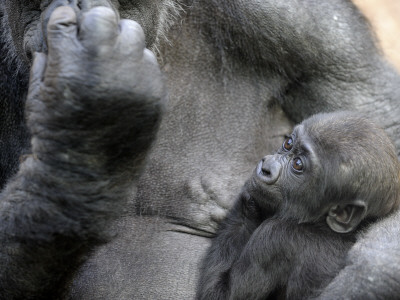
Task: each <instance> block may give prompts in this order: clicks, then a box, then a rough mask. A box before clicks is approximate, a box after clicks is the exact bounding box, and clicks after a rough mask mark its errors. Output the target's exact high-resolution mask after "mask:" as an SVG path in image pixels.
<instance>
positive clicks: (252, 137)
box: [0, 0, 400, 299]
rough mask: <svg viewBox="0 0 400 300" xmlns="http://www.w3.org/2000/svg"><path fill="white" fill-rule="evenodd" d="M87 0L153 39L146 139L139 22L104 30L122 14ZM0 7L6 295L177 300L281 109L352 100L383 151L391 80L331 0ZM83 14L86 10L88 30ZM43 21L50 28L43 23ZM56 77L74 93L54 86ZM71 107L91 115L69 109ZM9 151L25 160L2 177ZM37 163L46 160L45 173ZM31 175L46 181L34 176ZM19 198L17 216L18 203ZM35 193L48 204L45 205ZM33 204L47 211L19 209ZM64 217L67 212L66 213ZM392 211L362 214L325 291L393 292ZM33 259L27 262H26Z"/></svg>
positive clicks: (341, 294) (146, 75) (363, 33)
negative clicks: (379, 129)
mask: <svg viewBox="0 0 400 300" xmlns="http://www.w3.org/2000/svg"><path fill="white" fill-rule="evenodd" d="M40 2H41V3H40ZM99 5H101V6H106V7H108V8H110V9H111V11H114V13H115V14H117V13H119V18H129V19H132V20H135V21H137V22H138V23H139V24H140V25H141V26H142V28H143V31H144V34H145V37H146V47H147V48H150V49H152V50H157V52H158V58H159V63H160V65H161V69H162V70H163V71H164V73H165V84H166V87H167V90H168V96H169V97H168V98H169V99H168V104H167V109H166V111H165V113H164V116H163V119H162V121H161V124H160V129H159V131H158V135H157V137H156V128H157V126H156V124H157V120H158V118H159V114H160V113H159V110H157V109H156V107H157V105H155V104H154V103H159V101H161V100H160V99H162V98H163V97H162V94H163V92H161V91H162V90H163V88H162V83H161V77H160V74H159V72H158V70H157V68H156V67H154V66H155V65H154V60H153V59H152V58H151V55H150V54H149V53H148V52H147V51H144V50H143V49H142V46H138V45H141V43H142V42H143V38H142V34H141V33H140V30H138V28H137V26H136V25H132V26H133V27H134V28H132V29H130V30H128V31H129V32H130V33H127V34H128V36H130V35H132V36H130V37H131V38H132V39H120V38H119V37H120V36H121V35H123V32H124V31H123V30H122V31H120V30H121V28H122V29H123V28H124V26H120V27H118V26H117V25H116V24H117V23H118V22H122V21H119V19H118V18H116V17H115V16H114V15H113V14H112V13H111V11H110V10H104V9H102V10H100V11H99V10H94V11H93V10H92V8H93V7H94V6H99ZM41 6H42V7H41ZM58 6H69V7H70V9H69V10H68V11H69V12H68V13H67V22H64V21H65V20H64V21H60V20H61V19H58V20H59V21H60V22H61V23H60V22H59V21H57V18H55V19H53V22H50V24H49V25H48V24H47V23H48V20H49V18H50V16H51V15H52V14H53V15H54V9H55V8H56V7H58ZM180 8H181V9H180ZM310 8H311V9H310ZM0 9H1V10H0V14H1V15H2V17H3V28H2V31H1V32H2V39H1V40H0V43H1V44H2V45H5V49H6V50H7V51H5V49H4V48H3V50H1V51H2V53H1V54H2V55H1V56H0V57H4V56H5V57H6V58H7V59H6V61H5V62H2V65H1V70H0V77H1V78H4V79H7V82H6V83H3V85H4V87H3V91H2V93H1V96H2V97H3V98H2V99H1V100H2V105H4V106H5V107H10V109H9V110H7V111H4V110H1V112H0V113H1V114H2V115H1V117H2V118H1V120H10V121H9V122H5V123H4V124H3V123H2V124H1V128H2V129H1V130H2V131H1V135H0V136H1V137H2V138H3V137H4V143H2V144H1V145H0V147H1V148H0V150H1V151H2V153H5V155H8V156H10V159H7V160H3V159H1V160H0V163H1V169H2V172H3V173H2V174H3V175H2V177H1V178H0V179H1V180H2V183H3V184H4V183H5V182H6V181H7V180H8V181H7V187H6V188H5V190H4V191H3V194H2V200H1V201H2V202H1V203H2V204H1V206H0V215H1V220H2V221H1V227H0V229H1V234H0V243H1V244H0V245H1V247H0V249H3V250H0V251H3V252H0V253H1V256H0V259H1V263H0V264H1V266H2V268H1V269H0V288H1V289H2V290H3V291H5V292H3V291H2V293H0V294H1V295H2V296H3V297H5V298H8V299H9V298H11V296H12V295H13V296H15V297H21V298H27V296H26V295H29V296H31V297H36V298H37V297H39V296H42V297H44V295H46V297H51V298H52V299H54V298H56V297H62V296H63V295H67V296H66V297H70V298H72V299H191V298H193V297H194V295H195V286H196V281H197V279H198V270H199V262H200V260H201V258H202V256H203V255H204V254H205V251H206V249H207V248H208V246H209V245H210V237H212V236H213V235H214V234H215V231H216V228H217V226H218V224H219V222H220V221H221V220H222V219H223V218H224V216H225V215H226V211H227V209H229V208H230V207H231V205H232V202H231V200H232V199H234V197H232V196H233V195H235V194H237V193H238V192H239V188H240V186H242V184H243V182H244V180H245V179H246V178H247V177H248V175H249V174H250V172H251V170H252V168H253V166H254V164H255V163H256V162H257V160H258V159H259V158H260V157H262V156H264V155H265V154H267V153H270V152H272V151H273V150H274V149H276V148H277V147H278V146H279V144H280V142H281V139H282V137H283V136H284V134H287V133H289V132H290V128H291V127H292V124H293V123H294V122H298V121H301V120H302V119H304V118H306V117H308V116H309V115H311V114H314V113H317V112H321V111H333V110H337V109H355V110H359V111H361V112H363V113H365V114H367V115H368V114H369V115H370V116H371V117H376V118H377V119H378V120H379V121H380V123H381V125H382V126H383V127H384V128H385V129H386V131H387V132H388V134H389V135H390V136H391V137H392V138H393V139H394V141H395V144H396V146H397V148H398V149H399V146H400V131H399V128H400V120H399V118H398V115H399V113H400V107H399V106H398V100H399V96H400V89H399V87H400V77H399V76H398V74H397V73H396V72H395V71H394V70H393V69H392V68H391V67H390V66H389V65H388V64H387V62H386V61H385V60H384V59H383V58H382V56H381V54H380V52H379V51H378V50H377V49H376V46H375V45H374V41H373V38H372V36H371V34H370V33H369V28H368V26H367V24H366V23H365V21H364V19H363V18H362V16H361V15H360V14H359V12H358V11H357V10H356V9H355V8H354V7H353V5H352V4H350V3H348V2H347V1H344V0H324V1H314V0H308V1H295V0H290V1H275V0H266V1H259V0H251V1H243V0H229V1H228V0H218V1H217V0H204V1H197V0H181V1H178V0H164V1H156V0H151V1H150V0H149V1H141V0H140V1H107V0H97V1H95V0H82V1H75V0H73V1H67V0H56V1H39V0H35V1H23V0H5V1H4V2H2V4H1V8H0ZM62 11H63V12H65V9H64V10H62ZM72 12H73V13H72ZM85 13H86V16H88V15H87V14H89V16H93V18H89V19H86V20H87V22H89V25H90V26H87V27H85V26H84V24H85V22H84V20H85ZM74 15H75V16H76V20H77V21H76V23H75V21H71V20H73V19H74V18H75V17H73V16H74ZM166 16H170V17H169V18H167V19H166ZM88 20H89V21H88ZM90 20H92V21H93V22H94V23H90ZM124 22H125V21H123V22H122V23H119V24H120V25H121V24H125V23H124ZM57 24H60V26H59V25H57ZM130 24H132V23H130ZM47 26H50V27H51V26H55V27H57V28H58V27H61V28H60V32H63V34H60V35H52V34H50V32H48V30H46V28H50V27H47ZM82 26H83V27H82ZM110 26H111V27H110ZM74 28H75V29H74ZM76 28H80V30H78V31H76ZM112 28H114V29H112ZM81 29H84V30H81ZM117 33H118V34H117ZM109 35H111V36H113V38H112V39H111V41H110V42H108V40H109ZM116 35H118V37H116ZM106 37H107V38H106ZM108 43H110V44H108ZM143 51H144V52H143ZM34 52H43V53H44V55H45V56H43V55H38V56H36V59H35V66H38V70H39V73H40V72H41V71H40V70H43V68H42V67H43V65H45V66H46V71H45V73H44V83H43V84H44V87H43V88H40V89H39V91H40V92H37V89H36V88H35V86H37V85H39V86H42V84H35V82H38V79H37V78H38V77H37V76H36V75H35V72H33V73H32V76H31V90H30V91H31V93H30V94H29V96H28V109H29V110H28V113H27V118H28V127H29V130H30V133H31V134H32V145H33V148H32V150H30V149H29V147H28V146H27V145H29V137H28V135H27V133H26V131H25V127H24V126H23V125H21V122H22V120H23V118H22V113H21V112H22V109H23V106H22V105H23V103H24V100H25V98H26V93H27V89H28V86H27V82H28V70H29V69H31V68H32V62H33V59H32V57H33V53H34ZM128 54H129V55H132V60H130V59H128V56H129V55H128ZM142 54H143V56H142ZM138 57H139V58H140V57H145V58H146V59H144V60H140V59H139V60H138ZM149 66H151V67H149ZM35 69H36V67H35ZM16 70H18V71H16ZM15 72H17V75H15ZM13 75H14V76H13ZM128 75H129V76H128ZM3 82H4V81H3ZM66 86H67V87H71V88H72V89H71V91H72V94H68V93H67V94H64V93H61V91H64V90H65V87H66ZM131 89H132V90H131ZM99 99H100V100H101V101H98V100H99ZM71 101H73V102H71ZM121 101H122V102H121ZM3 103H4V104H3ZM29 103H30V104H29ZM71 103H74V105H72V106H71V105H68V104H71ZM144 103H147V104H150V105H149V106H147V104H146V105H145V104H144ZM84 104H88V105H84ZM63 105H67V108H68V109H71V110H72V111H71V114H68V113H65V111H66V110H67V108H66V107H64V106H63ZM155 106H156V107H155ZM140 107H142V109H143V111H145V112H146V113H145V114H144V115H143V114H142V113H141V111H142V110H141V108H140ZM150 108H151V109H150ZM74 109H78V112H79V113H80V114H79V113H77V114H75V113H74ZM160 110H161V109H160ZM57 111H58V112H60V113H56V112H57ZM67 112H68V110H67ZM151 112H154V114H152V113H151ZM85 114H88V115H89V116H91V117H93V118H94V119H92V120H97V121H96V122H94V124H97V126H89V124H88V123H86V122H84V121H82V120H85V119H86V117H84V115H85ZM128 116H129V117H130V118H128ZM53 117H54V118H59V119H57V120H56V121H54V120H52V119H51V118H53ZM128 119H129V120H128ZM100 120H101V121H100ZM11 121H12V122H11ZM2 122H3V121H2ZM102 123H105V124H106V125H105V126H103V127H101V126H100V125H99V124H102ZM107 124H108V125H109V124H116V126H107ZM82 126H83V129H82ZM85 126H87V127H85ZM140 128H143V131H141V130H140ZM137 130H139V131H141V132H140V133H138V132H137ZM104 131H105V132H106V135H103V134H104ZM81 132H82V133H81ZM141 134H144V135H141ZM41 135H45V137H44V139H43V142H45V143H47V144H46V147H45V148H42V147H41V146H40V145H41V141H42V140H41ZM144 136H145V137H146V138H144V141H143V137H144ZM35 137H37V138H35ZM105 137H106V138H105ZM155 137H156V139H155V143H154V145H153V148H152V150H151V151H150V152H148V151H147V149H148V147H149V144H150V142H151V140H152V139H153V138H155ZM47 147H50V148H47ZM45 149H51V150H52V151H51V152H46V151H45ZM69 149H70V150H69ZM129 149H130V150H129ZM41 151H44V152H41ZM25 152H33V156H32V157H30V158H28V159H27V160H25V162H23V163H22V165H21V166H20V168H19V171H18V174H17V175H16V176H14V177H11V176H12V175H13V174H14V173H15V172H16V171H17V169H18V158H19V156H20V154H22V153H25ZM65 152H68V154H70V153H75V154H78V156H77V157H71V156H68V155H65ZM81 154H85V155H81ZM145 154H148V158H147V161H146V164H145V168H144V170H143V172H142V176H141V177H140V179H139V180H138V181H137V180H136V176H137V174H138V173H139V172H140V170H141V166H142V163H143V156H144V155H145ZM35 155H36V156H35ZM2 157H3V155H2ZM65 159H67V162H66V161H65ZM37 161H39V162H42V161H45V162H47V164H46V165H45V169H43V168H42V167H44V166H42V165H40V166H38V163H37ZM111 162H114V163H111ZM76 168H78V169H79V171H76ZM3 170H6V171H3ZM26 172H28V174H27V173H26ZM32 172H33V173H32ZM32 174H33V175H35V176H33V175H32ZM40 174H42V175H41V176H39V175H40ZM44 174H46V175H47V176H44ZM49 174H50V175H51V176H49ZM77 174H78V175H77ZM28 175H29V176H28ZM36 175H37V176H36ZM46 180H54V181H53V182H52V183H51V184H50V187H49V184H48V183H47V182H46ZM57 182H58V184H55V183H57ZM60 182H61V183H60ZM30 187H33V188H36V189H38V190H39V191H43V193H37V191H36V190H32V189H30ZM130 187H136V189H135V190H134V191H133V190H131V189H130ZM15 189H17V190H18V191H22V194H21V193H20V192H19V193H18V194H16V192H15ZM89 191H90V192H89ZM67 192H68V193H67ZM127 193H128V195H127ZM55 195H60V196H57V197H55ZM126 195H127V196H126ZM70 196H71V197H70ZM15 197H22V198H21V199H20V201H19V202H18V201H17V202H15V201H14V200H13V199H14V198H15ZM32 197H33V198H34V199H35V201H29V202H27V203H32V207H31V210H29V215H28V216H26V214H25V213H24V209H23V207H21V205H22V204H23V203H26V202H25V201H27V199H31V198H32ZM54 197H55V198H54ZM48 203H52V204H54V203H63V205H56V206H55V207H53V206H52V207H51V209H50V208H48V207H47V205H48ZM20 204H21V205H20ZM86 204H90V205H89V207H87V206H86ZM91 205H93V206H94V207H91ZM120 206H123V211H122V212H121V211H120V208H119V207H120ZM71 207H73V208H74V209H73V210H72V212H71V213H70V208H71ZM39 208H40V209H39ZM35 209H38V210H40V212H46V211H48V212H49V213H50V212H52V213H51V215H52V216H53V217H52V218H48V217H42V218H33V219H31V218H30V217H29V216H35ZM25 212H26V211H25ZM9 215H12V216H13V218H11V219H9V218H8V216H9ZM65 216H67V217H71V218H72V219H73V222H71V223H68V222H65V223H64V222H63V221H64V219H62V217H65ZM116 216H119V217H117V220H116V221H114V222H112V220H113V219H115V218H116ZM6 217H7V218H6ZM14 217H15V219H14ZM58 217H59V218H60V219H58ZM398 218H399V216H393V217H392V218H391V219H389V220H385V221H383V222H382V223H378V224H377V225H376V226H374V227H373V228H372V230H371V231H370V232H368V233H367V234H366V236H365V238H361V239H360V241H359V242H358V243H356V245H355V247H354V248H353V249H352V250H351V251H350V255H349V260H348V266H347V267H345V268H344V269H343V271H342V272H341V273H340V274H339V275H338V276H337V277H336V278H335V279H334V280H333V282H332V284H331V285H329V286H328V288H327V289H326V290H325V291H324V292H323V296H324V297H323V299H354V298H355V297H358V298H360V299H368V298H371V297H374V298H385V297H386V298H387V297H389V296H390V295H392V296H393V295H396V296H397V295H398V294H399V293H400V285H399V284H398V278H400V268H399V266H398V264H395V263H393V261H396V259H397V257H398V253H399V250H400V249H399V245H398V244H399V243H398V241H399V240H398V239H399V238H398V236H399V235H398V232H399V230H400V226H399V222H398V220H397V219H398ZM13 220H14V221H15V220H17V221H19V222H20V223H18V224H22V225H23V226H22V227H23V228H22V229H21V231H19V229H18V228H19V227H16V224H14V223H12V222H13ZM28 221H29V222H28ZM31 221H32V222H33V223H30V222H31ZM99 223H100V224H99ZM55 224H58V225H59V226H54V225H55ZM62 224H64V226H65V227H63V226H61V225H62ZM68 226H70V227H71V228H70V227H68ZM32 228H34V229H32ZM48 228H51V229H52V230H50V231H49V230H48ZM23 229H24V230H25V231H24V230H23ZM106 229H107V230H106ZM31 231H33V232H31ZM71 232H72V233H71ZM107 236H108V237H110V238H109V240H110V241H109V242H108V243H106V244H104V245H99V244H100V243H102V242H104V241H103V238H105V237H107ZM41 237H43V240H39V242H40V243H39V245H40V247H38V246H37V244H36V242H37V239H41ZM21 241H27V243H21ZM6 245H7V248H5V246H6ZM8 245H10V246H8ZM382 245H384V246H382ZM4 249H5V250H4ZM32 249H35V251H37V252H35V251H33V252H32ZM67 250H68V251H67ZM13 253H18V255H13ZM27 253H32V254H29V255H30V256H27V255H28V254H27ZM43 253H46V255H42V254H43ZM35 255H37V256H35ZM35 257H41V258H40V259H37V260H36V259H35ZM53 258H56V259H53ZM27 261H28V263H27ZM32 261H33V263H34V264H36V265H34V267H35V268H33V267H32ZM39 266H42V267H43V268H39ZM14 267H15V268H14ZM32 270H39V271H38V272H36V273H35V274H34V275H29V276H28V275H27V274H31V272H32ZM60 270H61V271H60ZM10 274H12V276H11V275H10ZM7 293H8V294H7ZM18 293H21V294H23V293H26V294H25V295H24V296H22V295H21V294H18ZM28 293H29V294H28ZM4 295H5V296H4ZM389 298H390V297H389Z"/></svg>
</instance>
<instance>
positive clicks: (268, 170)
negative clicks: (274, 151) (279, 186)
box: [257, 155, 281, 184]
mask: <svg viewBox="0 0 400 300" xmlns="http://www.w3.org/2000/svg"><path fill="white" fill-rule="evenodd" d="M280 173H281V164H280V163H279V161H277V160H276V158H275V156H274V155H267V156H265V157H264V158H263V159H262V160H261V161H260V163H259V164H258V167H257V176H258V178H259V179H260V180H261V181H263V182H265V183H266V184H274V183H275V182H276V181H277V180H278V178H279V175H280Z"/></svg>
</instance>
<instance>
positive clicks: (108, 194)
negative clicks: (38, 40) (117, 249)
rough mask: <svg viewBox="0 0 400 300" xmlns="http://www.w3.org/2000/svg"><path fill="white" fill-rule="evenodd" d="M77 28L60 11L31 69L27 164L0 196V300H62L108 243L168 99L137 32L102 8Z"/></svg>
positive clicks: (75, 22)
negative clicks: (43, 51)
mask: <svg viewBox="0 0 400 300" xmlns="http://www.w3.org/2000/svg"><path fill="white" fill-rule="evenodd" d="M78 23H79V22H78V20H77V19H76V16H75V14H74V12H73V11H72V9H70V8H68V7H59V8H57V9H56V10H55V11H54V13H53V14H52V17H51V19H50V21H49V24H48V45H49V54H48V56H47V57H46V55H44V54H37V55H36V58H35V61H34V65H33V67H32V71H31V81H30V89H29V95H28V100H27V105H28V111H29V115H28V125H29V127H30V129H31V133H32V140H31V144H32V155H31V156H30V157H29V158H27V159H26V160H25V162H24V163H23V164H21V166H20V170H19V172H18V173H17V175H16V176H15V178H13V180H12V181H11V182H10V183H9V184H8V185H7V187H6V188H5V190H4V191H3V193H2V194H1V202H0V218H1V222H0V265H1V268H0V298H1V299H15V298H18V299H20V298H23V299H32V298H35V299H38V298H40V299H47V298H49V299H56V298H59V297H60V296H61V295H62V292H63V289H64V288H65V286H66V285H67V284H68V281H69V280H70V279H71V278H72V276H73V275H74V272H75V271H76V269H77V268H78V266H79V265H80V264H81V263H82V262H83V261H84V260H85V258H86V257H87V256H88V254H89V253H90V251H91V250H92V249H93V247H94V246H96V245H99V244H101V243H103V242H105V241H106V240H107V239H108V238H109V237H108V236H107V234H106V229H107V226H108V225H109V222H110V221H111V220H112V219H114V218H115V217H116V215H117V214H118V213H119V212H120V211H121V208H122V205H123V199H125V193H126V192H127V187H128V185H129V184H130V183H131V181H132V179H136V178H137V176H138V175H139V173H140V170H141V166H142V164H143V161H144V158H145V154H146V152H147V150H148V149H149V147H150V145H151V143H152V140H153V138H154V136H155V134H156V130H157V128H158V124H159V119H160V116H161V112H162V110H163V101H161V100H162V99H163V98H164V97H165V91H164V87H163V84H162V76H161V73H160V71H159V69H158V66H157V63H156V60H155V58H154V56H153V55H152V54H151V53H150V52H149V51H148V50H146V49H145V48H144V34H143V32H142V31H141V28H140V26H139V25H137V23H135V22H133V21H121V22H120V23H119V24H118V22H117V18H116V16H115V14H114V13H113V12H112V11H111V10H109V9H106V8H100V7H99V8H95V9H93V10H91V11H89V12H87V13H86V14H85V15H84V17H83V19H82V21H81V22H80V23H79V24H78ZM118 25H119V28H120V30H117V28H118ZM78 26H79V37H78V35H77V32H78V30H77V27H78ZM112 70H117V71H115V73H114V72H112ZM148 78H150V79H148ZM125 87H126V88H125ZM116 157H118V160H117V159H116Z"/></svg>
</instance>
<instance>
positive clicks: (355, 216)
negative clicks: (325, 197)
mask: <svg viewBox="0 0 400 300" xmlns="http://www.w3.org/2000/svg"><path fill="white" fill-rule="evenodd" d="M366 213H367V205H366V203H365V202H364V201H362V200H357V201H354V202H353V203H351V204H346V205H335V206H332V207H331V208H330V209H329V213H328V216H327V217H326V223H327V224H328V226H329V227H330V228H331V229H332V230H333V231H335V232H337V233H347V232H350V231H353V230H354V229H356V227H357V226H358V224H360V222H361V221H362V220H363V219H364V217H365V215H366Z"/></svg>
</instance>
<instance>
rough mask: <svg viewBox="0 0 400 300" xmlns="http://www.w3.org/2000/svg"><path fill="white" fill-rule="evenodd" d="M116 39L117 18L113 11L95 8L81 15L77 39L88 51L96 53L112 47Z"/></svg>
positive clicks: (99, 7)
mask: <svg viewBox="0 0 400 300" xmlns="http://www.w3.org/2000/svg"><path fill="white" fill-rule="evenodd" d="M117 37H118V18H117V15H116V14H115V13H114V11H113V10H111V9H109V8H107V7H103V6H97V7H95V8H92V9H91V10H90V11H88V12H86V13H84V14H83V17H82V23H81V25H80V28H79V39H80V41H81V43H82V45H83V46H84V47H85V48H87V49H88V50H91V51H95V52H98V51H100V50H101V49H102V47H104V46H106V48H107V49H109V47H113V46H114V45H115V41H116V39H117Z"/></svg>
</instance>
